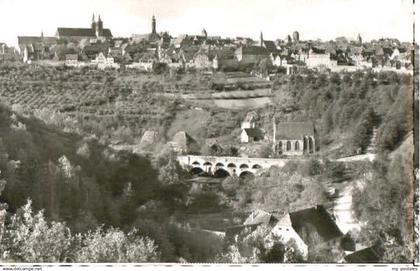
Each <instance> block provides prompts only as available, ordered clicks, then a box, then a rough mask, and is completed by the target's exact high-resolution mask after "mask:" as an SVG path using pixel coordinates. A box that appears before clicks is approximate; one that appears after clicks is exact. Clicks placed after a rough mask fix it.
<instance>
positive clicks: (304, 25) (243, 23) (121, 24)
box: [0, 0, 413, 46]
mask: <svg viewBox="0 0 420 271" xmlns="http://www.w3.org/2000/svg"><path fill="white" fill-rule="evenodd" d="M33 2H34V3H32V2H30V1H24V0H18V1H9V0H1V1H0V15H1V16H0V24H2V25H9V26H10V27H9V28H6V29H5V30H4V31H2V32H1V33H0V41H3V42H6V43H7V44H9V45H12V46H16V45H17V36H18V35H22V34H23V35H29V36H30V35H34V36H37V35H38V36H39V35H40V34H41V32H43V33H44V35H45V36H54V35H55V32H56V29H57V27H60V26H72V27H83V26H86V25H89V23H90V20H91V17H92V14H93V13H94V14H95V15H96V16H98V15H101V17H102V20H103V21H104V27H107V28H111V29H112V32H113V35H114V37H131V35H132V34H143V33H148V32H149V30H150V19H151V17H152V15H155V16H156V19H157V21H158V24H157V31H158V32H163V31H168V32H169V33H170V34H171V35H173V36H177V35H180V34H198V33H200V32H201V30H202V29H203V28H205V29H206V30H207V32H208V33H209V35H214V36H222V37H232V38H233V37H237V36H244V37H250V38H253V39H258V36H259V34H260V32H261V31H262V32H264V36H265V37H266V38H269V39H284V38H285V36H286V35H288V34H291V33H292V32H293V31H295V30H296V31H299V33H300V35H301V37H302V39H303V40H316V39H321V40H324V41H326V40H332V39H335V38H337V37H342V36H344V37H346V38H353V39H355V38H356V36H357V34H359V33H360V34H361V36H362V37H363V39H364V40H366V41H368V40H372V39H379V38H397V39H399V40H400V41H408V42H411V41H412V38H413V37H412V36H413V25H412V21H413V5H412V3H410V1H406V0H401V1H377V0H374V1H369V3H363V5H362V1H359V0H356V1H335V2H329V3H327V1H324V0H316V1H310V2H308V1H303V0H302V1H293V2H292V1H289V0H282V1H271V0H267V1H265V2H264V3H262V4H259V5H255V3H254V2H253V1H242V2H241V3H236V2H237V1H229V3H223V2H222V1H216V2H214V1H212V2H211V3H210V1H206V0H202V1H195V2H192V1H172V2H171V5H168V4H164V3H162V2H159V3H153V2H151V1H149V0H145V1H132V0H125V1H123V2H124V5H123V4H122V3H118V4H117V3H112V2H110V1H107V0H102V1H101V0H92V1H88V2H87V3H84V2H82V1H78V0H77V1H71V2H70V1H60V5H57V4H53V1H51V0H40V1H33ZM35 2H36V3H35ZM54 2H56V1H54ZM219 2H220V3H219ZM298 2H302V3H298ZM379 3H380V7H381V12H376V13H375V12H372V10H373V9H374V7H375V6H378V5H379ZM239 4H240V5H239ZM300 4H305V5H304V6H301V5H300ZM24 6H25V7H26V8H23V7H24ZM42 6H48V7H49V8H48V9H42V8H40V7H42ZM267 7H270V8H267ZM17 10H19V13H18V12H15V11H17ZM34 10H36V11H37V12H34ZM63 11H65V12H63ZM276 11H277V12H276ZM286 11H287V12H286ZM76 12H77V16H74V14H75V13H76ZM11 14H13V16H11ZM16 14H20V16H16ZM253 15H254V16H255V17H256V18H255V19H253V20H249V17H251V16H253ZM257 15H258V16H257ZM355 15H357V16H356V17H357V20H356V19H355ZM22 18H25V19H24V20H22ZM301 18H305V20H302V19H301ZM311 18H312V21H311ZM320 18H323V19H322V20H321V19H320ZM349 20H354V23H352V24H349V23H348V21H349ZM309 21H311V22H313V23H311V24H308V22H309ZM329 21H334V28H331V23H329ZM29 22H30V23H29ZM191 22H194V23H191ZM367 22H369V23H367ZM379 26H381V27H379Z"/></svg>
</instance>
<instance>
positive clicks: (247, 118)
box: [244, 111, 257, 122]
mask: <svg viewBox="0 0 420 271" xmlns="http://www.w3.org/2000/svg"><path fill="white" fill-rule="evenodd" d="M256 117H257V113H256V112H255V111H250V112H248V113H246V116H245V118H244V122H250V121H252V120H254V119H255V118H256Z"/></svg>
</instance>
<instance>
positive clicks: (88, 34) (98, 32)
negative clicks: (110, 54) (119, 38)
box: [56, 15, 112, 41]
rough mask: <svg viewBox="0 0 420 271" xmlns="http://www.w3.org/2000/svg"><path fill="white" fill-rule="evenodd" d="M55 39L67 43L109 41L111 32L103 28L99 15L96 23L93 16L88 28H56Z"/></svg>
mask: <svg viewBox="0 0 420 271" xmlns="http://www.w3.org/2000/svg"><path fill="white" fill-rule="evenodd" d="M56 37H57V38H58V39H64V40H69V41H80V40H82V39H88V40H92V39H102V40H109V39H111V38H112V33H111V30H110V29H108V28H104V24H103V21H102V20H101V16H100V15H99V17H98V21H95V15H93V16H92V23H91V27H90V28H67V27H59V28H57V32H56Z"/></svg>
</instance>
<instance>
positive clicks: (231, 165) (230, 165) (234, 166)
mask: <svg viewBox="0 0 420 271" xmlns="http://www.w3.org/2000/svg"><path fill="white" fill-rule="evenodd" d="M227 167H228V168H236V165H235V164H234V163H229V164H228V165H227Z"/></svg>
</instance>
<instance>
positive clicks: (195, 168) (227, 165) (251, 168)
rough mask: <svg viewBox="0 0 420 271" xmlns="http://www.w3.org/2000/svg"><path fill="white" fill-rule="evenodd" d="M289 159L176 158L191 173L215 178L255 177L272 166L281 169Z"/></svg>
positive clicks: (189, 156)
mask: <svg viewBox="0 0 420 271" xmlns="http://www.w3.org/2000/svg"><path fill="white" fill-rule="evenodd" d="M287 161H290V159H272V158H247V157H230V156H197V155H183V156H178V162H179V163H180V165H181V166H182V167H183V168H184V169H186V170H188V171H190V172H192V173H196V174H198V173H201V172H206V173H208V174H210V175H214V176H216V177H226V176H239V177H245V176H249V175H251V176H252V175H254V176H255V175H257V174H259V173H260V172H263V171H266V170H268V169H269V168H270V167H272V166H277V167H283V166H284V165H285V164H286V162H287Z"/></svg>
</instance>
